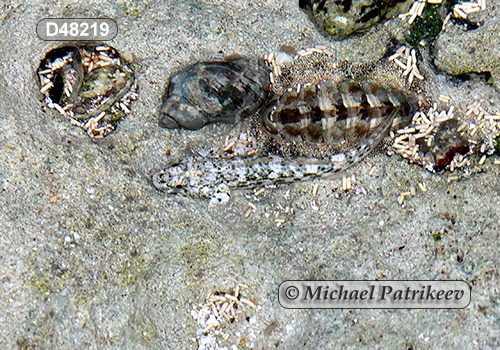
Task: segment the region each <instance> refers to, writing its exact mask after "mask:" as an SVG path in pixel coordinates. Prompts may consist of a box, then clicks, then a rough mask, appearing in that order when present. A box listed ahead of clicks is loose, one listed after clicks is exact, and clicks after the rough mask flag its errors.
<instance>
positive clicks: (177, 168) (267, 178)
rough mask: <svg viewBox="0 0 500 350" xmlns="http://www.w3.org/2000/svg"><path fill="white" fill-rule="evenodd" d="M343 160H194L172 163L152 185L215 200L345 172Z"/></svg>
mask: <svg viewBox="0 0 500 350" xmlns="http://www.w3.org/2000/svg"><path fill="white" fill-rule="evenodd" d="M346 164H347V163H346V161H345V158H344V157H337V158H335V159H332V161H331V162H328V163H327V162H318V161H313V160H310V159H294V160H293V161H287V160H285V159H283V158H280V157H263V158H257V159H253V160H248V159H227V158H212V159H211V158H203V157H201V156H193V157H188V158H185V159H182V160H181V161H178V162H175V163H172V164H171V165H170V166H168V167H167V168H165V169H162V170H160V171H158V172H157V173H156V174H154V175H153V185H154V186H155V187H156V188H157V189H158V190H161V191H164V192H166V193H170V194H183V195H188V196H199V197H213V196H215V195H216V194H217V193H228V192H229V191H230V189H231V188H253V187H257V186H263V185H269V184H273V183H284V182H292V181H297V180H307V179H312V178H315V177H320V176H324V175H327V174H331V173H335V172H338V171H340V170H342V169H344V168H345V166H346Z"/></svg>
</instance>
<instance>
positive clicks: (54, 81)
mask: <svg viewBox="0 0 500 350" xmlns="http://www.w3.org/2000/svg"><path fill="white" fill-rule="evenodd" d="M38 77H39V80H40V84H41V88H40V92H41V93H42V94H43V96H44V97H43V105H42V108H43V109H44V110H46V109H47V108H50V109H55V110H57V111H58V112H59V113H60V114H61V115H62V116H64V117H65V118H67V119H68V120H69V121H70V122H71V123H72V124H74V125H77V126H79V127H81V128H82V129H84V130H85V131H86V132H87V134H88V135H89V136H90V137H92V138H96V139H99V138H103V137H105V136H107V135H109V134H110V133H111V132H112V131H113V130H114V129H115V127H116V125H117V124H118V121H119V120H120V119H121V118H122V117H123V116H124V115H125V114H127V113H130V102H131V100H135V99H136V98H137V94H136V92H135V90H136V85H135V84H134V73H133V71H132V68H131V67H130V65H129V63H127V62H125V60H124V59H123V58H121V57H120V54H119V53H118V52H117V51H116V50H115V49H114V48H112V47H110V46H108V45H91V44H88V45H81V46H62V47H58V48H55V49H52V50H50V51H49V52H48V53H47V54H46V56H45V57H44V59H43V60H42V61H41V63H40V66H39V68H38Z"/></svg>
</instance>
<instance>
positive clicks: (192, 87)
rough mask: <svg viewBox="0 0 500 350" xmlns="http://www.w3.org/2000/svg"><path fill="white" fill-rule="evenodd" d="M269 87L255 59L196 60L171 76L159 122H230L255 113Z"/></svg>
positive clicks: (168, 124) (184, 124)
mask: <svg viewBox="0 0 500 350" xmlns="http://www.w3.org/2000/svg"><path fill="white" fill-rule="evenodd" d="M268 90H269V77H268V72H267V70H266V68H265V67H264V65H263V62H260V61H258V60H256V59H245V58H242V57H238V58H235V59H231V60H227V61H214V62H198V63H195V64H192V65H190V66H188V67H186V68H184V69H183V70H181V71H180V72H178V73H177V74H176V75H174V76H173V77H172V78H171V79H170V82H169V85H168V89H167V92H166V94H165V96H164V103H163V105H162V107H161V111H160V121H159V124H160V126H161V127H164V128H168V129H177V128H185V129H190V130H197V129H200V128H202V127H203V126H205V125H207V124H210V123H215V122H224V123H233V122H236V121H238V120H241V119H243V118H246V117H248V116H250V115H251V114H253V113H255V111H256V110H257V109H258V108H259V107H260V105H261V104H262V103H263V102H264V100H265V98H266V97H267V93H268Z"/></svg>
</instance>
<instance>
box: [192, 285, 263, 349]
mask: <svg viewBox="0 0 500 350" xmlns="http://www.w3.org/2000/svg"><path fill="white" fill-rule="evenodd" d="M246 288H249V286H247V285H244V284H238V285H237V286H236V288H235V289H233V288H230V289H229V290H228V291H218V290H216V291H213V292H212V293H209V294H208V295H207V297H206V299H205V301H204V303H203V304H200V305H199V306H194V308H193V310H191V316H192V317H193V318H194V320H195V321H196V323H197V325H198V326H199V328H198V330H197V332H196V334H197V336H198V342H199V343H200V346H202V345H203V346H207V345H208V343H211V342H215V339H214V337H213V336H214V335H217V336H220V337H221V338H222V339H224V340H228V339H229V338H230V337H231V336H232V335H233V334H231V332H232V331H233V332H236V331H235V328H236V327H235V326H239V325H240V326H241V325H242V324H243V325H244V324H245V323H247V322H249V320H250V316H249V315H251V313H250V312H249V311H250V310H252V311H253V310H255V309H256V308H257V307H258V305H259V304H258V303H257V301H255V300H254V299H252V298H245V297H243V296H242V294H241V290H243V289H246ZM198 307H199V309H198ZM237 332H239V331H237ZM231 340H233V339H231ZM238 340H240V339H238ZM240 341H241V340H240ZM212 345H215V344H212Z"/></svg>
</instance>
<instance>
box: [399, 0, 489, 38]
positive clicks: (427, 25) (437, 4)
mask: <svg viewBox="0 0 500 350" xmlns="http://www.w3.org/2000/svg"><path fill="white" fill-rule="evenodd" d="M484 10H486V0H478V2H477V3H476V2H463V1H455V0H415V2H414V3H413V5H412V7H411V8H410V10H409V11H408V12H407V13H403V14H401V15H399V18H401V19H403V20H408V24H410V25H411V29H410V34H409V35H408V37H407V38H406V41H407V42H408V43H409V44H410V45H412V46H414V47H417V46H418V45H422V46H426V45H427V44H429V43H431V42H432V41H433V40H434V39H435V38H436V37H437V36H438V35H439V33H441V31H442V30H444V26H445V25H446V24H447V23H448V21H449V20H450V19H452V18H453V19H454V20H455V21H456V22H457V23H460V22H461V21H469V20H468V15H469V14H471V13H474V12H478V11H484ZM443 17H444V19H443ZM470 24H471V27H472V28H474V27H476V26H477V25H474V24H473V23H472V22H471V23H470Z"/></svg>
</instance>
